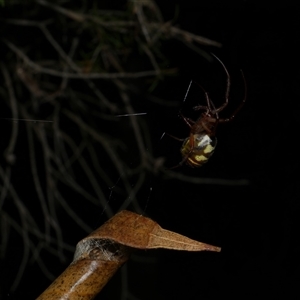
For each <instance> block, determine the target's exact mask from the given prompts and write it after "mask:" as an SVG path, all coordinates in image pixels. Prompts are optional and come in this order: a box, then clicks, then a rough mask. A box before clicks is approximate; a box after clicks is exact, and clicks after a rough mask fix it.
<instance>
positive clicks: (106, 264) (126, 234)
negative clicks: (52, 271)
mask: <svg viewBox="0 0 300 300" xmlns="http://www.w3.org/2000/svg"><path fill="white" fill-rule="evenodd" d="M155 248H165V249H173V250H185V251H203V250H206V251H216V252H219V251H220V250H221V248H219V247H216V246H212V245H209V244H205V243H201V242H197V241H194V240H192V239H189V238H187V237H185V236H183V235H180V234H178V233H175V232H172V231H168V230H165V229H162V228H161V227H160V226H159V225H158V224H157V223H156V222H154V221H153V220H151V219H149V218H146V217H143V216H141V215H138V214H135V213H133V212H130V211H121V212H120V213H118V214H116V215H115V216H114V217H113V218H111V219H110V220H108V221H107V222H106V223H105V224H103V225H102V226H101V227H99V228H98V229H97V230H95V231H94V232H92V233H91V234H90V235H88V236H87V237H86V238H84V239H83V240H81V241H80V242H79V243H78V244H77V247H76V252H75V255H74V260H73V262H72V263H71V264H70V266H69V267H68V268H67V269H66V270H65V271H64V272H63V273H62V274H61V275H60V276H59V277H58V278H57V279H56V280H55V281H54V282H53V283H52V284H51V285H50V286H49V287H48V289H46V290H45V292H44V293H43V294H42V295H40V296H39V297H38V298H37V299H39V300H43V299H61V300H62V299H70V300H72V299H74V300H75V299H83V300H87V299H93V298H94V297H95V296H96V295H97V294H98V293H99V292H100V291H101V289H102V288H103V287H104V286H105V284H106V283H107V282H108V281H109V279H110V278H111V277H112V276H113V274H114V273H115V272H116V271H117V270H118V268H119V267H121V266H122V265H123V263H125V262H126V261H127V260H128V258H129V255H130V253H131V252H132V250H134V249H155Z"/></svg>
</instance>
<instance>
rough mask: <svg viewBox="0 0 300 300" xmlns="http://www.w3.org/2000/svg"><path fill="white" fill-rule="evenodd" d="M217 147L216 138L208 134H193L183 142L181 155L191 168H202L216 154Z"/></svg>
mask: <svg viewBox="0 0 300 300" xmlns="http://www.w3.org/2000/svg"><path fill="white" fill-rule="evenodd" d="M216 145H217V139H216V138H212V137H210V136H209V135H207V134H192V135H191V136H190V137H188V138H187V139H185V141H184V142H183V145H182V147H181V154H182V156H183V158H185V159H186V163H187V164H188V165H190V166H191V167H201V166H202V165H203V164H205V163H206V162H207V161H208V159H209V158H210V157H211V155H212V154H213V153H214V150H215V148H216Z"/></svg>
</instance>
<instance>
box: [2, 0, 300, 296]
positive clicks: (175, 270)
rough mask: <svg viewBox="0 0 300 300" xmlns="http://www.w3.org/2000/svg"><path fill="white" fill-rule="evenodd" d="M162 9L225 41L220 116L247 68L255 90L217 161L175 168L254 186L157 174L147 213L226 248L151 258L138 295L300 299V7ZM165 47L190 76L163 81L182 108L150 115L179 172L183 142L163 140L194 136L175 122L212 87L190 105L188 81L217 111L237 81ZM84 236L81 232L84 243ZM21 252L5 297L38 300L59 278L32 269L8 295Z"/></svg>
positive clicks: (7, 268) (133, 279)
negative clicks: (182, 179) (180, 179)
mask: <svg viewBox="0 0 300 300" xmlns="http://www.w3.org/2000/svg"><path fill="white" fill-rule="evenodd" d="M225 2H226V3H225ZM157 4H158V5H159V6H160V7H161V10H162V13H163V15H164V19H165V20H169V19H171V18H173V16H174V14H175V11H176V9H178V18H177V20H176V23H177V24H179V26H180V28H181V29H184V30H187V31H190V32H193V33H195V34H198V35H201V36H204V37H207V38H210V39H212V40H215V41H217V42H220V43H221V44H222V45H223V46H222V48H220V49H216V48H208V47H207V48H205V47H202V49H203V50H204V51H206V52H207V53H209V52H210V51H212V52H214V53H215V54H216V55H217V56H218V57H219V58H220V59H221V60H222V61H223V63H224V64H225V66H226V67H227V69H228V71H229V72H230V74H231V77H232V86H231V87H232V90H231V91H232V92H231V96H230V104H229V106H228V108H226V110H224V111H223V112H222V115H221V117H227V116H229V115H230V114H231V112H232V111H234V109H235V108H236V107H237V106H238V105H239V103H240V101H241V100H242V98H243V93H244V85H243V80H242V77H241V73H240V69H242V70H243V72H244V74H245V78H246V83H247V102H246V104H245V106H244V107H243V109H242V110H241V111H240V112H239V114H238V115H237V116H236V118H235V120H234V121H233V122H232V123H230V124H226V125H222V124H221V125H220V126H219V128H218V134H217V137H218V145H217V148H216V151H215V153H214V155H213V156H212V158H211V159H210V161H209V162H208V163H207V165H205V166H203V167H202V168H199V169H191V168H189V167H186V166H185V167H182V168H178V169H175V170H174V172H176V173H178V174H184V175H189V176H197V177H203V178H221V179H231V180H240V179H243V180H245V183H246V184H245V185H241V186H224V185H216V184H208V185H203V184H202V185H194V184H189V183H188V182H178V181H177V180H175V179H173V180H171V179H170V180H165V181H162V180H161V179H160V178H157V177H155V176H149V178H147V181H146V185H147V186H145V191H143V192H142V193H144V195H145V196H146V198H149V202H148V203H147V208H146V214H147V216H149V217H151V218H153V219H154V220H156V221H157V222H158V223H159V224H160V225H161V226H162V227H163V228H166V229H169V230H172V231H175V232H178V233H181V234H184V235H186V236H188V237H190V238H193V239H196V240H199V241H203V242H207V243H211V244H214V245H217V246H220V247H222V252H221V253H219V254H218V253H185V252H176V251H173V252H172V251H167V250H157V251H153V252H152V251H147V252H143V253H140V254H139V255H140V256H134V257H133V258H132V261H131V262H130V263H129V264H128V265H127V266H126V268H127V269H126V271H127V275H128V282H129V283H128V286H129V292H130V293H131V294H132V295H134V296H135V297H136V299H175V298H176V299H219V298H220V297H222V298H226V297H227V298H230V299H254V298H267V299H282V298H284V299H288V298H294V299H295V298H297V296H296V295H297V294H299V292H298V289H297V282H298V281H299V246H300V245H299V242H298V234H297V232H298V230H297V228H298V226H299V224H298V223H299V217H298V215H299V175H298V170H299V150H300V149H299V148H300V146H299V143H298V128H299V114H300V101H299V96H300V95H299V94H300V93H299V92H300V91H299V82H300V76H299V75H300V73H299V47H298V44H299V42H300V41H299V29H300V28H299V9H297V8H296V7H291V6H287V5H286V6H285V5H281V6H276V5H274V4H272V5H261V4H256V3H255V2H253V1H197V4H195V3H194V2H192V1H176V2H172V3H170V2H169V1H159V3H157ZM120 7H122V5H120ZM165 51H166V53H167V56H168V58H169V59H170V63H171V64H172V66H175V67H177V68H178V69H179V77H176V78H171V79H168V80H166V82H165V83H161V84H160V86H159V88H158V89H157V90H155V91H154V94H155V95H159V96H160V97H162V98H164V99H174V101H177V103H178V105H177V106H175V107H172V108H170V109H169V110H168V109H166V108H161V109H158V108H157V107H155V108H154V109H153V111H152V110H150V108H146V109H147V111H149V114H148V116H147V117H146V118H147V122H148V124H150V125H149V126H150V127H149V128H150V129H149V130H150V135H152V139H153V149H154V153H155V155H157V156H166V157H167V160H166V164H167V165H168V166H174V165H176V164H177V163H178V162H179V161H180V159H181V157H180V152H179V149H180V143H179V142H177V141H174V140H172V139H171V138H169V137H165V138H164V139H163V140H160V139H159V136H160V134H161V133H162V132H164V131H167V132H169V133H170V134H173V135H176V136H178V137H185V136H188V133H189V132H188V128H186V125H185V124H184V122H183V121H182V120H180V119H179V118H177V117H176V115H177V112H178V110H179V109H183V110H184V111H186V113H187V114H188V113H189V112H188V111H189V108H191V107H193V104H192V103H193V101H195V100H193V98H194V99H195V98H197V100H196V102H198V101H201V100H198V95H201V91H200V92H199V91H197V88H196V87H195V86H194V87H193V90H192V91H191V94H190V98H189V99H190V100H187V101H186V102H185V103H184V104H183V103H182V100H183V97H184V95H185V91H186V89H187V86H188V84H189V81H190V80H191V79H193V80H195V81H196V82H198V83H199V84H201V85H202V86H203V87H204V88H205V90H207V91H208V92H209V95H210V97H211V99H212V100H213V101H214V103H215V104H216V105H218V104H221V103H223V101H224V93H225V84H226V77H225V75H224V71H223V70H222V67H221V66H220V64H219V63H217V62H216V61H212V62H208V61H207V60H206V59H204V58H201V57H200V56H199V55H198V54H195V53H194V52H192V51H191V50H190V49H188V48H186V47H185V46H183V45H179V44H178V43H172V42H170V44H167V45H166V46H165ZM202 97H203V96H202ZM202 99H203V101H204V97H203V98H202ZM143 109H145V108H143V107H141V109H140V111H143ZM190 113H191V114H193V112H192V110H191V112H190ZM152 120H155V121H153V122H152ZM151 124H152V126H153V127H151ZM3 126H5V125H3ZM149 187H152V192H151V194H149V192H147V191H149ZM297 224H298V225H297ZM94 225H95V227H97V226H99V225H100V224H94ZM96 225H97V226H96ZM82 237H83V235H80V234H78V237H74V240H76V239H77V240H80V239H81V238H82ZM17 253H18V246H16V245H15V246H12V247H11V250H10V252H9V253H8V254H7V257H6V258H5V262H4V263H2V265H3V267H1V271H0V273H1V282H2V283H1V285H2V284H4V285H3V286H2V287H1V290H0V291H1V293H2V294H0V297H1V299H2V298H3V299H5V297H7V298H8V299H20V298H24V297H25V295H26V297H27V298H28V299H29V298H34V297H36V296H37V295H38V294H39V293H41V292H42V290H43V289H44V288H46V287H47V286H48V285H49V280H47V279H44V278H43V276H42V275H37V274H40V273H39V272H40V271H38V268H37V267H30V266H29V267H28V269H26V272H25V275H24V276H23V279H22V281H21V283H20V285H19V287H18V288H17V290H16V291H15V292H13V293H11V292H9V285H10V284H11V281H12V278H11V277H12V274H14V272H15V271H16V269H17V266H16V265H14V255H17ZM49 259H51V258H49ZM71 259H72V258H71V257H70V260H71ZM139 259H141V260H143V261H144V263H143V264H141V263H140V260H139ZM53 264H55V262H53ZM67 264H68V262H66V263H65V265H63V266H62V265H58V266H56V267H54V269H55V271H54V272H56V274H57V275H58V274H60V273H61V271H62V270H63V269H64V268H65V266H66V265H67ZM31 272H32V273H31ZM121 276H122V273H121V272H119V273H118V274H117V275H116V277H115V278H113V280H112V281H111V282H110V283H109V284H108V285H107V287H106V288H105V289H104V290H103V293H102V295H101V297H100V296H99V299H100V298H101V299H123V298H121V297H120V290H121V288H120V280H121V279H120V278H121ZM6 277H7V278H8V279H7V280H6ZM128 298H129V299H135V298H130V297H128Z"/></svg>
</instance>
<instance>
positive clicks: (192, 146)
mask: <svg viewBox="0 0 300 300" xmlns="http://www.w3.org/2000/svg"><path fill="white" fill-rule="evenodd" d="M172 137H173V136H172ZM173 138H175V139H177V140H179V139H178V138H176V137H173ZM183 140H186V139H183ZM190 145H191V149H190V151H189V152H188V153H187V154H186V155H185V156H184V158H183V159H182V160H181V162H180V163H179V164H177V165H176V166H174V167H171V168H168V169H169V170H173V169H176V168H179V167H182V166H183V165H184V164H185V162H186V161H187V159H188V158H189V156H190V154H191V153H192V152H193V150H194V138H193V135H192V134H190Z"/></svg>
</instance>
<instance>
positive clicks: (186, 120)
mask: <svg viewBox="0 0 300 300" xmlns="http://www.w3.org/2000/svg"><path fill="white" fill-rule="evenodd" d="M179 115H180V117H181V118H182V119H183V120H184V122H185V123H186V124H187V125H188V126H189V127H190V128H191V127H192V126H193V125H194V124H195V121H193V120H192V119H189V118H186V117H185V116H184V115H183V114H182V113H181V112H180V113H179Z"/></svg>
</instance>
